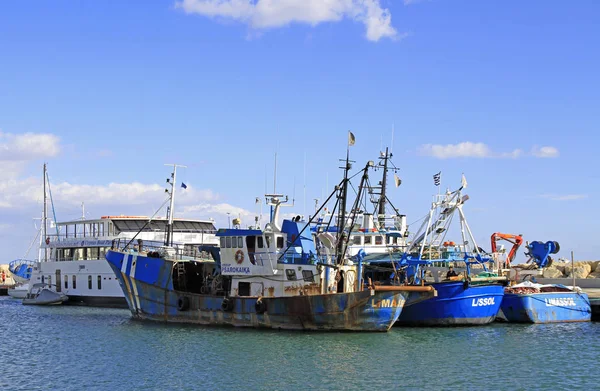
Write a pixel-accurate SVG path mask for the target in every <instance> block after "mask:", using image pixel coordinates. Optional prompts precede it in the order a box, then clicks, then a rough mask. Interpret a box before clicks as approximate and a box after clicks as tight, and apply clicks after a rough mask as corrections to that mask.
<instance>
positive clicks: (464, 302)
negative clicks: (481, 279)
mask: <svg viewBox="0 0 600 391" xmlns="http://www.w3.org/2000/svg"><path fill="white" fill-rule="evenodd" d="M431 285H432V286H433V287H434V288H435V289H436V290H437V292H438V294H437V297H433V298H431V299H427V300H424V301H421V302H419V303H415V302H414V300H413V298H412V297H409V299H408V302H407V303H406V305H405V306H404V309H403V310H402V313H401V314H400V317H399V318H398V321H397V322H396V324H397V325H407V326H418V325H424V326H459V325H482V324H488V323H491V322H493V321H494V319H495V318H496V315H497V314H498V310H499V309H500V304H501V302H502V297H503V295H504V287H503V286H501V285H496V284H491V285H470V286H468V287H466V288H465V286H464V284H463V282H441V283H435V284H431Z"/></svg>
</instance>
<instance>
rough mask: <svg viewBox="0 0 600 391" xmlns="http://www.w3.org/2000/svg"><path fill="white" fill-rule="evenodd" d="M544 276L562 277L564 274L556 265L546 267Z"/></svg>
mask: <svg viewBox="0 0 600 391" xmlns="http://www.w3.org/2000/svg"><path fill="white" fill-rule="evenodd" d="M543 275H544V278H561V277H563V274H562V272H561V271H560V270H558V269H557V268H555V267H547V268H546V269H544V274H543Z"/></svg>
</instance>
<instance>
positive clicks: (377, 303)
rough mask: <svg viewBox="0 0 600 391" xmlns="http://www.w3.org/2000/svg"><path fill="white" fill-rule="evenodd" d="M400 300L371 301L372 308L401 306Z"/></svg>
mask: <svg viewBox="0 0 600 391" xmlns="http://www.w3.org/2000/svg"><path fill="white" fill-rule="evenodd" d="M403 304H404V303H403V301H402V300H395V299H382V300H379V301H376V300H373V308H395V307H402V306H403Z"/></svg>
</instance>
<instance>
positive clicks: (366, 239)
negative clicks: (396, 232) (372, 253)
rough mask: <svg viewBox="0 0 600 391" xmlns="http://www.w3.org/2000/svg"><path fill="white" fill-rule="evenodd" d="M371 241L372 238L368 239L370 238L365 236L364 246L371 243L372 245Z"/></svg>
mask: <svg viewBox="0 0 600 391" xmlns="http://www.w3.org/2000/svg"><path fill="white" fill-rule="evenodd" d="M372 239H373V238H372V237H370V236H365V244H371V243H373V242H372Z"/></svg>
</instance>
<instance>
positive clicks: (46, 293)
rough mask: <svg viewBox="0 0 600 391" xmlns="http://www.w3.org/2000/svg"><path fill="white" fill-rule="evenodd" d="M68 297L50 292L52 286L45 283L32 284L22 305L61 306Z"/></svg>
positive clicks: (60, 293)
mask: <svg viewBox="0 0 600 391" xmlns="http://www.w3.org/2000/svg"><path fill="white" fill-rule="evenodd" d="M68 299H69V297H68V296H67V295H66V294H64V293H62V292H56V291H54V290H52V286H51V285H49V284H46V283H37V284H33V286H32V287H31V290H30V291H29V293H27V296H25V298H24V299H23V304H24V305H55V304H62V303H63V302H65V301H67V300H68Z"/></svg>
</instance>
